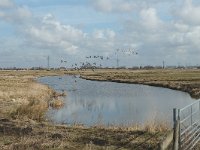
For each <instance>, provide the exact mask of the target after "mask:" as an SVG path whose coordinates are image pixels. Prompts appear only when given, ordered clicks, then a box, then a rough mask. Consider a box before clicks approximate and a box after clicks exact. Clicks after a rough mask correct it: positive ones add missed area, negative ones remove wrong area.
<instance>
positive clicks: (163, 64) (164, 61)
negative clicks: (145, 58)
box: [163, 61, 165, 69]
mask: <svg viewBox="0 0 200 150" xmlns="http://www.w3.org/2000/svg"><path fill="white" fill-rule="evenodd" d="M163 69H165V61H163Z"/></svg>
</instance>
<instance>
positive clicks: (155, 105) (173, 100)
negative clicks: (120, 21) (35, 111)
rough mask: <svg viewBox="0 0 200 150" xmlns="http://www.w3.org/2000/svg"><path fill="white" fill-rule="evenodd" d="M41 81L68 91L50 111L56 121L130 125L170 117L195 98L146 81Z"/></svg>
mask: <svg viewBox="0 0 200 150" xmlns="http://www.w3.org/2000/svg"><path fill="white" fill-rule="evenodd" d="M39 81H40V82H42V83H45V84H48V85H50V86H51V87H53V88H54V89H55V90H57V91H63V90H65V91H67V96H66V98H65V106H64V107H63V108H62V109H59V110H53V109H50V110H49V112H48V116H49V117H50V118H51V119H52V120H53V121H54V122H56V123H70V124H73V123H82V124H86V125H95V124H104V125H107V124H115V125H121V124H123V125H127V124H136V123H137V124H140V123H141V124H142V123H145V122H147V121H152V120H159V121H162V120H165V121H166V120H167V121H171V118H172V109H173V108H174V107H179V108H180V107H183V106H185V105H187V104H190V103H191V102H193V99H192V98H191V97H190V96H189V94H187V93H184V92H180V91H174V90H170V89H165V88H158V87H151V86H144V85H134V84H124V83H113V82H97V81H89V80H84V79H80V78H75V77H74V76H63V77H62V78H59V77H43V78H40V79H39Z"/></svg>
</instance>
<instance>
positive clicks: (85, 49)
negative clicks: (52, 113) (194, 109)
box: [0, 0, 200, 67]
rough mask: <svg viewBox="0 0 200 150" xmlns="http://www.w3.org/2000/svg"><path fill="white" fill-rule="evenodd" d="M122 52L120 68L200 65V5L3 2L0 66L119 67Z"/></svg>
mask: <svg viewBox="0 0 200 150" xmlns="http://www.w3.org/2000/svg"><path fill="white" fill-rule="evenodd" d="M116 49H120V51H119V52H118V54H117V55H118V57H119V60H120V62H119V64H120V66H139V65H162V62H163V61H165V63H166V64H167V65H176V66H177V65H184V66H186V65H197V64H198V65H200V60H199V56H200V1H199V0H0V67H14V66H16V67H31V66H41V67H46V66H47V57H48V56H49V57H50V65H51V66H52V67H59V66H62V65H68V66H71V65H72V64H73V63H78V64H79V62H85V61H88V62H95V61H97V63H98V64H100V63H101V64H103V65H104V66H116ZM129 49H134V51H137V53H138V55H135V54H134V55H133V54H131V55H130V54H129V52H121V50H127V51H128V50H129ZM90 55H91V56H93V55H101V56H104V57H109V59H108V60H106V59H105V60H92V59H90V60H86V57H87V56H90ZM61 60H66V61H67V64H61Z"/></svg>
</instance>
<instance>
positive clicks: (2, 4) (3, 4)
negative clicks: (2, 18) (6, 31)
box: [0, 0, 14, 8]
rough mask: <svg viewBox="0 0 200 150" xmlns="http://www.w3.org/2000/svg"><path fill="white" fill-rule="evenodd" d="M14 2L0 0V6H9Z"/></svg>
mask: <svg viewBox="0 0 200 150" xmlns="http://www.w3.org/2000/svg"><path fill="white" fill-rule="evenodd" d="M13 6H14V4H13V2H12V1H11V0H1V1H0V8H11V7H13Z"/></svg>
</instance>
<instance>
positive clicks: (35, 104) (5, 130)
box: [0, 70, 166, 150]
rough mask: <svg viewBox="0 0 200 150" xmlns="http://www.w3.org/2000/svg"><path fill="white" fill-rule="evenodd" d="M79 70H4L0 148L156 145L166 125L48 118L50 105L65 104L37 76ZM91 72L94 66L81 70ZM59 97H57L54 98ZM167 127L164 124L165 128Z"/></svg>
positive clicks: (0, 78)
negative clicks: (94, 124)
mask: <svg viewBox="0 0 200 150" xmlns="http://www.w3.org/2000/svg"><path fill="white" fill-rule="evenodd" d="M74 73H75V74H77V73H78V72H73V71H72V72H69V71H68V72H64V71H0V149H16V150H17V149H19V150H23V149H86V150H89V149H155V148H156V147H157V145H158V143H159V141H160V140H161V139H162V138H164V135H166V132H165V131H166V128H165V127H164V126H160V125H157V124H156V123H155V122H154V123H151V124H147V125H146V126H143V127H141V126H132V127H131V126H130V127H129V128H127V127H124V128H122V127H114V126H113V127H110V128H108V127H102V126H98V127H84V126H77V125H73V126H67V125H63V126H61V125H60V126H58V125H52V124H51V123H50V122H48V121H46V119H45V113H46V111H47V109H48V106H49V105H52V106H53V105H55V107H59V106H61V105H62V103H60V101H59V99H57V97H58V95H59V94H57V93H55V92H54V90H53V89H51V88H49V87H48V86H46V85H42V84H39V83H37V82H36V81H35V80H34V79H35V78H37V77H41V76H52V75H64V74H74ZM79 73H81V74H85V75H86V74H91V73H92V72H91V71H90V70H87V71H84V72H82V71H81V72H79ZM52 100H55V101H52ZM163 127H164V128H163Z"/></svg>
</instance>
